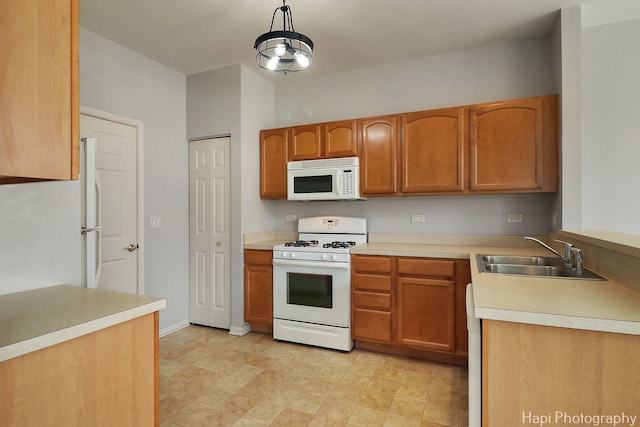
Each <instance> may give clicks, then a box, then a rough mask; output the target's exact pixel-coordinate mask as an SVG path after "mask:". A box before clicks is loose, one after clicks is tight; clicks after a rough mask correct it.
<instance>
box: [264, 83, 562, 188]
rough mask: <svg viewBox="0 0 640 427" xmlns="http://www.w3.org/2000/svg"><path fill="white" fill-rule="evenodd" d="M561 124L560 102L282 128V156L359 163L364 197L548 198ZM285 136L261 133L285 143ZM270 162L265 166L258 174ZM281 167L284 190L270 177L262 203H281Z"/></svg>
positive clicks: (555, 176) (546, 99)
mask: <svg viewBox="0 0 640 427" xmlns="http://www.w3.org/2000/svg"><path fill="white" fill-rule="evenodd" d="M559 119H560V117H559V103H558V95H549V96H541V97H535V98H523V99H516V100H509V101H500V102H492V103H486V104H478V105H472V106H461V107H453V108H443V109H438V110H428V111H418V112H412V113H403V114H398V115H388V116H381V117H368V118H361V119H358V120H345V121H338V122H330V123H320V124H314V125H304V126H295V127H291V128H288V130H289V135H288V136H289V143H290V147H289V151H288V152H287V153H288V155H289V160H311V159H318V158H327V157H349V156H358V157H359V158H360V190H361V194H362V195H363V196H367V197H374V196H405V195H407V196H408V195H429V194H473V193H478V194H482V193H485V194H487V193H534V192H552V191H558V180H559ZM286 131H287V129H284V128H283V129H274V130H270V131H263V133H264V132H275V133H276V134H277V135H278V137H279V138H280V140H286V139H287V135H286V134H285V132H286ZM261 141H262V144H263V146H264V143H265V142H264V138H262V139H261ZM279 144H280V145H282V144H283V143H282V142H280V143H279ZM284 144H285V145H286V144H287V142H286V141H285V142H284ZM263 148H264V147H263ZM283 154H286V153H279V155H280V157H282V155H283ZM268 155H269V156H272V157H273V156H274V154H273V153H269V154H268ZM272 160H273V159H270V160H265V159H264V158H263V159H262V162H263V167H264V163H265V162H267V163H269V162H272ZM279 161H280V162H281V163H282V165H281V167H279V168H277V169H278V170H281V171H282V174H283V179H282V182H281V183H280V182H278V183H277V185H282V188H279V189H278V191H275V190H274V189H273V187H274V185H275V184H276V182H275V180H274V177H273V176H271V175H268V176H267V177H266V178H267V179H270V181H269V182H266V183H265V182H264V181H263V182H262V184H261V185H262V190H263V191H262V193H261V195H262V197H263V198H286V160H285V161H284V162H282V160H279ZM274 170H275V169H274ZM264 179H265V175H264V172H263V180H264ZM265 188H271V189H272V191H270V192H265V191H264V190H265Z"/></svg>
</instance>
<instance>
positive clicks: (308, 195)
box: [287, 157, 362, 201]
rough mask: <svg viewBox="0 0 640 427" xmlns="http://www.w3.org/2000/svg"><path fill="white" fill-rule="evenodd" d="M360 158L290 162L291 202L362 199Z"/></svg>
mask: <svg viewBox="0 0 640 427" xmlns="http://www.w3.org/2000/svg"><path fill="white" fill-rule="evenodd" d="M359 172H360V159H358V158H357V157H341V158H335V159H320V160H302V161H298V162H288V163H287V199H289V200H306V201H310V200H361V199H362V197H360V173H359Z"/></svg>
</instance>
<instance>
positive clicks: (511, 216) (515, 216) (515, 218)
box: [507, 213, 524, 222]
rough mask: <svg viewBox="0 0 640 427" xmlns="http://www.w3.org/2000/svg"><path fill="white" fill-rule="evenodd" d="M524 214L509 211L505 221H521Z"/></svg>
mask: <svg viewBox="0 0 640 427" xmlns="http://www.w3.org/2000/svg"><path fill="white" fill-rule="evenodd" d="M523 221H524V215H523V214H521V213H510V214H507V222H523Z"/></svg>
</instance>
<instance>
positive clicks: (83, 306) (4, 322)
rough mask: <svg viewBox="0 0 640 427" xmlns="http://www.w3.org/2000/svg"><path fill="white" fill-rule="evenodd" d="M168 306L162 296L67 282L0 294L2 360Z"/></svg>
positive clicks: (0, 346) (0, 358) (0, 347)
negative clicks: (68, 283) (85, 286)
mask: <svg viewBox="0 0 640 427" xmlns="http://www.w3.org/2000/svg"><path fill="white" fill-rule="evenodd" d="M165 307H166V300H165V299H162V298H151V297H147V296H144V295H136V294H126V293H122V292H112V291H105V290H100V289H87V288H82V287H78V286H71V285H58V286H51V287H46V288H41V289H34V290H30V291H24V292H17V293H13V294H7V295H0V362H2V361H5V360H7V359H11V358H13V357H18V356H21V355H24V354H27V353H30V352H32V351H36V350H39V349H41V348H45V347H49V346H52V345H55V344H58V343H61V342H64V341H68V340H71V339H74V338H77V337H80V336H82V335H86V334H89V333H92V332H95V331H98V330H101V329H104V328H107V327H110V326H113V325H117V324H119V323H123V322H126V321H129V320H132V319H135V318H138V317H141V316H144V315H146V314H149V313H153V312H155V311H158V310H161V309H163V308H165Z"/></svg>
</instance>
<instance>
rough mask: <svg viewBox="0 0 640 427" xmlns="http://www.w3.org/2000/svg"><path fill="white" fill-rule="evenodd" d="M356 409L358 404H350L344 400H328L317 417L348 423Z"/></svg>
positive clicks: (319, 410)
mask: <svg viewBox="0 0 640 427" xmlns="http://www.w3.org/2000/svg"><path fill="white" fill-rule="evenodd" d="M355 407H356V402H350V401H346V400H342V399H334V398H332V399H327V400H326V401H325V402H324V403H323V404H322V406H321V407H320V409H318V412H317V414H316V415H317V416H318V417H322V418H329V419H332V420H335V421H340V422H342V423H346V422H347V421H348V420H349V417H350V416H351V414H352V413H353V410H354V409H355Z"/></svg>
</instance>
